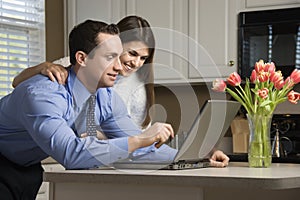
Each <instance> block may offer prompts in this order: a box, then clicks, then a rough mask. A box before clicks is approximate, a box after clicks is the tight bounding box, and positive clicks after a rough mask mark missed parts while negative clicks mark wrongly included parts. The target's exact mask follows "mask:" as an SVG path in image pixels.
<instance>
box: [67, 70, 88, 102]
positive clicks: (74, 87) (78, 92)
mask: <svg viewBox="0 0 300 200" xmlns="http://www.w3.org/2000/svg"><path fill="white" fill-rule="evenodd" d="M67 87H68V89H69V92H70V93H71V94H72V96H73V99H74V101H75V103H76V106H78V107H82V105H83V104H84V103H85V102H86V101H87V99H88V98H89V97H90V95H91V93H90V92H89V91H88V90H87V89H86V87H85V86H84V85H83V84H82V83H81V81H80V80H79V79H78V78H77V76H76V73H75V71H74V68H73V67H72V68H71V70H70V71H69V76H68V83H67Z"/></svg>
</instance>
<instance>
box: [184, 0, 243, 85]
mask: <svg viewBox="0 0 300 200" xmlns="http://www.w3.org/2000/svg"><path fill="white" fill-rule="evenodd" d="M239 4H240V1H236V0H223V1H219V0H209V1H208V0H190V1H189V10H190V12H189V35H190V37H191V38H193V39H195V41H194V42H193V43H190V44H189V60H190V68H189V78H199V77H203V78H205V79H209V78H215V77H227V76H228V75H229V74H230V73H231V72H233V71H236V69H237V68H236V63H237V14H238V8H239V6H240V5H239Z"/></svg>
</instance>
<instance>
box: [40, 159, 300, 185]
mask: <svg viewBox="0 0 300 200" xmlns="http://www.w3.org/2000/svg"><path fill="white" fill-rule="evenodd" d="M44 181H49V182H78V181H80V182H87V183H96V182H97V183H114V182H118V183H125V184H127V183H130V184H136V183H138V184H143V183H147V184H151V183H153V184H169V185H170V184H177V183H178V182H180V183H181V184H184V185H191V186H200V187H201V186H206V187H207V186H212V187H233V188H247V189H250V188H253V189H271V190H277V189H291V188H300V165H298V164H283V163H273V164H272V165H271V167H270V168H249V167H248V163H245V162H244V163H242V162H241V163H238V162H237V163H235V162H232V163H230V165H229V166H228V167H226V168H203V169H192V170H155V171H150V170H115V169H92V170H66V171H53V172H45V174H44Z"/></svg>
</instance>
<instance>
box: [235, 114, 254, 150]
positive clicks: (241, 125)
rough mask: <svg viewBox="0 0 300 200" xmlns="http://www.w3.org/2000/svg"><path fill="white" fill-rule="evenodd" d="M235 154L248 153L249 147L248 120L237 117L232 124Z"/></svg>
mask: <svg viewBox="0 0 300 200" xmlns="http://www.w3.org/2000/svg"><path fill="white" fill-rule="evenodd" d="M230 128H231V133H232V145H233V153H247V152H248V145H249V132H250V131H249V125H248V120H247V119H245V118H242V117H236V118H235V119H234V120H233V121H232V123H231V126H230Z"/></svg>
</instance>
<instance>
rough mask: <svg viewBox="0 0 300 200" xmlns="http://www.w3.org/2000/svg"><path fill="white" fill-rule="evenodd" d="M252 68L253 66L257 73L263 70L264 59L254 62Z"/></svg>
mask: <svg viewBox="0 0 300 200" xmlns="http://www.w3.org/2000/svg"><path fill="white" fill-rule="evenodd" d="M254 68H255V71H256V72H257V73H260V72H263V71H264V69H265V63H264V61H263V60H259V61H258V62H256V63H255V66H254Z"/></svg>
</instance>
